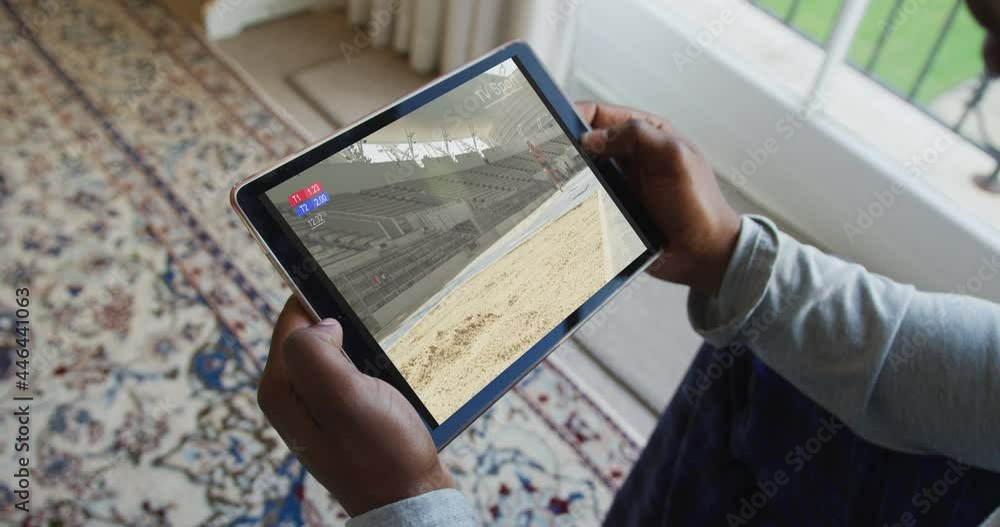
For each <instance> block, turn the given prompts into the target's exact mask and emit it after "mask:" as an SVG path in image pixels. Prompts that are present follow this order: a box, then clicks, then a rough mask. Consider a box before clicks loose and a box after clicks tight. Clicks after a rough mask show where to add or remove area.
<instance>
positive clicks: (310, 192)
mask: <svg viewBox="0 0 1000 527" xmlns="http://www.w3.org/2000/svg"><path fill="white" fill-rule="evenodd" d="M322 191H323V185H320V183H319V181H317V182H315V183H313V184H312V185H309V186H308V187H306V188H304V189H302V190H300V191H298V192H296V193H295V194H292V195H291V196H288V204H289V205H291V206H292V207H297V206H298V205H299V203H302V202H303V201H305V200H307V199H309V198H311V197H313V196H315V195H316V194H319V193H320V192H322Z"/></svg>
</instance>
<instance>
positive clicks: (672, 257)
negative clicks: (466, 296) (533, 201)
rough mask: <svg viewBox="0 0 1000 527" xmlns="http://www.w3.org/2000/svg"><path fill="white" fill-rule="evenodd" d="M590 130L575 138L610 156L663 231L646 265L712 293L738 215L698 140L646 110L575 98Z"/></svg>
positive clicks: (730, 245) (715, 290) (719, 280)
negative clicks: (659, 252) (662, 241)
mask: <svg viewBox="0 0 1000 527" xmlns="http://www.w3.org/2000/svg"><path fill="white" fill-rule="evenodd" d="M576 109H577V111H578V112H579V113H580V115H581V116H582V117H583V118H584V119H585V120H586V121H587V122H589V123H590V126H591V127H592V128H593V131H591V132H589V133H587V134H585V135H584V136H583V138H582V142H583V146H584V148H586V149H587V150H589V151H590V152H592V153H594V154H596V155H598V156H606V157H613V158H615V160H616V161H618V163H619V165H620V166H621V167H622V170H623V171H624V172H625V177H626V178H627V183H628V185H629V187H630V188H632V190H633V191H634V192H635V193H636V194H638V196H639V199H640V201H641V202H642V204H643V205H644V206H645V208H646V211H647V212H648V213H649V215H650V217H651V219H652V220H653V222H654V223H655V224H656V226H657V227H659V229H660V231H661V232H662V233H663V235H664V237H665V238H666V243H667V245H666V247H665V248H664V254H663V256H661V257H660V259H659V260H658V261H657V262H654V263H653V264H652V265H651V266H650V268H649V272H650V274H652V275H653V276H655V277H657V278H661V279H663V280H669V281H671V282H677V283H681V284H686V285H689V286H691V287H692V288H694V289H696V290H699V291H702V292H704V293H707V294H709V295H716V294H717V293H718V292H719V288H720V287H721V286H722V278H723V277H724V276H725V274H726V268H727V267H728V266H729V260H730V258H731V257H732V254H733V249H734V248H735V247H736V241H737V239H738V238H739V234H740V217H739V214H737V213H736V211H734V210H733V209H732V207H730V206H729V203H727V202H726V199H725V198H724V197H723V196H722V192H721V191H720V190H719V185H718V183H717V182H716V180H715V174H714V173H713V172H712V168H711V166H709V164H708V162H707V161H706V160H705V158H704V156H702V154H701V152H699V151H698V148H697V147H696V146H694V145H693V144H692V143H691V142H690V141H689V140H688V139H687V138H685V137H683V136H681V135H680V134H678V133H677V132H675V131H674V130H673V129H672V128H671V127H670V125H669V124H668V123H667V122H666V121H664V120H663V119H660V118H659V117H656V116H654V115H650V114H648V113H644V112H640V111H638V110H633V109H631V108H625V107H622V106H614V105H608V104H599V103H593V102H581V103H577V104H576Z"/></svg>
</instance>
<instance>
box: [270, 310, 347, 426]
mask: <svg viewBox="0 0 1000 527" xmlns="http://www.w3.org/2000/svg"><path fill="white" fill-rule="evenodd" d="M342 345H343V330H342V328H341V327H340V324H339V323H337V322H336V321H335V320H332V319H331V320H327V321H323V322H322V323H320V324H316V325H314V326H310V327H307V328H301V329H298V330H296V331H295V332H294V333H292V334H291V335H289V336H288V338H287V339H285V342H284V345H283V346H282V352H281V358H282V361H283V363H284V366H285V371H286V372H287V375H288V380H289V382H290V383H291V385H292V386H294V387H295V390H296V391H297V392H298V393H299V394H300V395H301V396H302V398H303V399H304V400H305V404H306V406H307V407H309V408H310V409H311V410H312V415H313V416H315V417H316V418H318V419H322V418H323V416H329V415H331V412H330V411H331V410H332V411H333V412H332V413H333V414H334V415H335V414H336V410H338V409H339V408H340V407H343V406H344V405H353V403H354V402H355V400H356V398H357V397H358V396H359V393H358V387H359V386H360V385H361V384H363V381H364V380H365V377H364V375H363V374H362V373H361V372H359V371H358V369H357V368H355V367H354V364H352V363H351V361H350V360H348V358H347V356H345V355H344V353H343V351H341V348H342Z"/></svg>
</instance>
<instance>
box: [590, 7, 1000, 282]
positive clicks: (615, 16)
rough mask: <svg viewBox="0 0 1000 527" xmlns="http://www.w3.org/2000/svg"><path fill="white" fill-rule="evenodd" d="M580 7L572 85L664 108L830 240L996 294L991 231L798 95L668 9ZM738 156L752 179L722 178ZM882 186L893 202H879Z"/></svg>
mask: <svg viewBox="0 0 1000 527" xmlns="http://www.w3.org/2000/svg"><path fill="white" fill-rule="evenodd" d="M578 16H579V18H578V21H577V23H578V25H577V31H578V33H577V38H576V43H577V46H576V54H577V55H576V60H575V61H574V77H573V79H572V83H573V84H575V85H576V86H578V88H580V90H581V91H585V92H589V93H594V94H597V95H599V96H600V98H602V99H605V100H609V101H614V102H619V103H624V104H629V105H633V106H636V107H640V108H643V109H646V110H650V111H653V112H655V113H658V114H660V115H663V116H665V117H667V118H668V119H670V121H671V122H673V124H674V125H675V126H676V127H677V128H678V129H680V130H682V131H683V132H684V133H686V134H687V135H688V136H689V137H691V138H692V139H693V140H694V141H695V142H696V143H698V144H699V145H700V146H701V147H702V148H703V150H704V151H705V153H706V155H708V157H709V158H710V160H711V161H712V163H713V164H714V165H715V166H716V168H717V169H718V170H719V171H720V175H722V176H723V177H727V178H729V179H731V180H733V182H734V183H735V184H736V185H737V186H738V187H739V188H740V190H741V192H743V193H745V194H746V195H747V196H748V197H749V198H751V199H752V200H754V201H756V202H758V203H759V204H760V205H761V206H762V207H764V208H766V209H768V210H772V211H774V212H775V213H776V214H780V216H781V217H782V219H783V220H785V221H786V222H788V223H790V224H791V225H794V226H796V227H797V228H799V229H801V230H802V231H803V232H805V233H806V234H807V235H809V236H810V237H812V238H813V239H815V240H817V241H818V242H819V243H820V244H821V245H823V246H824V247H825V248H826V249H828V250H831V251H832V252H834V253H836V254H839V255H841V256H843V257H846V258H849V259H852V260H855V261H858V262H860V263H862V264H864V265H866V266H867V267H869V268H870V269H872V270H874V271H877V272H880V273H884V274H887V275H890V276H892V277H893V278H895V279H897V280H900V281H903V282H909V283H913V284H916V285H917V286H918V287H921V288H923V289H927V290H936V291H951V290H955V289H956V288H957V287H960V286H961V287H967V288H968V291H969V292H970V293H974V294H977V295H978V296H981V297H983V298H987V299H990V300H993V301H1000V275H997V276H995V277H994V278H993V279H990V280H986V281H982V280H979V279H978V278H976V276H977V274H980V275H988V274H989V273H990V272H991V270H990V268H989V266H987V265H986V264H985V263H984V259H986V260H989V261H992V258H994V257H995V256H996V255H998V254H1000V236H998V234H997V233H996V232H995V231H994V230H992V229H991V228H989V227H987V226H985V225H983V224H981V223H980V222H979V221H978V220H976V219H974V218H972V217H971V216H969V215H967V214H966V213H964V212H963V211H961V210H958V209H957V208H956V207H954V205H952V204H949V203H948V202H946V200H945V199H944V198H943V197H941V196H939V195H937V194H935V193H933V192H932V191H930V190H928V189H926V188H925V187H924V186H923V184H922V183H920V182H919V181H914V180H913V179H912V178H910V177H908V176H907V175H906V174H905V173H904V172H903V169H902V167H899V166H898V165H896V164H895V163H892V162H889V161H888V160H886V159H884V158H883V157H881V156H880V155H879V154H878V153H876V152H873V151H872V150H871V149H870V148H868V147H867V146H866V145H864V144H862V143H860V142H859V141H858V140H857V139H855V138H854V137H853V136H852V135H849V134H848V133H847V132H845V131H843V130H841V129H839V128H838V127H836V126H835V125H834V124H833V123H831V122H829V121H828V120H827V119H825V118H824V117H823V116H822V113H821V112H814V113H813V115H812V116H811V118H806V119H802V118H800V116H801V114H800V116H796V111H797V110H798V109H799V108H800V107H801V105H802V103H801V101H794V100H791V99H790V98H788V97H785V96H783V95H782V94H780V93H778V92H777V90H775V89H774V87H773V86H770V85H769V84H768V79H766V78H763V77H762V76H761V75H760V73H759V72H756V71H750V70H749V69H748V68H747V67H745V66H744V65H742V64H739V63H737V62H736V61H734V60H732V58H730V57H729V56H727V55H725V54H724V53H723V52H720V51H719V50H718V49H716V48H713V47H712V46H701V45H699V44H697V43H696V40H695V38H696V36H697V35H699V34H700V35H702V38H705V37H704V33H705V29H704V28H700V27H694V28H692V27H681V26H680V24H679V23H678V22H677V21H676V19H675V18H672V17H671V16H670V13H669V11H668V7H666V6H664V5H663V4H662V3H658V2H654V1H651V0H650V1H646V0H616V1H614V2H611V1H605V0H594V1H590V2H584V3H583V4H582V5H581V6H580V9H579V13H578ZM831 97H835V95H831ZM765 147H769V148H770V150H771V152H766V151H764V150H763V149H764V148H765ZM751 152H752V153H751ZM755 158H756V159H755ZM741 165H743V166H744V167H745V169H744V170H743V173H744V174H747V175H748V177H745V178H741V177H735V178H734V177H732V176H731V175H727V174H730V167H739V166H741ZM751 173H752V175H750V174H751ZM893 190H895V191H896V193H893ZM877 195H882V197H883V201H885V202H887V203H890V205H889V206H888V207H886V206H884V205H882V204H880V203H878V200H877ZM889 196H892V199H891V202H890V200H889ZM880 208H881V209H882V211H883V212H882V213H881V215H880V216H879V217H878V218H875V219H873V221H872V224H871V226H870V227H869V228H867V229H866V230H865V232H864V235H863V236H856V237H854V239H853V241H852V240H849V237H848V235H847V234H846V233H845V227H844V226H845V224H847V223H850V224H857V221H858V216H859V209H870V210H872V211H873V212H878V211H879V209H880ZM994 274H996V273H994Z"/></svg>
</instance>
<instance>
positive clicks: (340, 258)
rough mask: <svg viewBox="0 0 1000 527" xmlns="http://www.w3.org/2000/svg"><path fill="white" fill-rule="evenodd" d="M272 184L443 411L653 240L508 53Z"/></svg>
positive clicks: (357, 304) (380, 337)
mask: <svg viewBox="0 0 1000 527" xmlns="http://www.w3.org/2000/svg"><path fill="white" fill-rule="evenodd" d="M266 196H267V199H268V200H269V201H270V202H271V203H272V204H273V205H274V207H275V208H276V209H277V210H278V212H279V214H280V216H281V221H284V222H286V223H287V226H288V227H289V229H290V230H291V231H292V232H294V233H295V235H296V236H297V237H298V238H299V240H300V241H301V243H302V245H304V246H305V248H306V249H307V250H308V251H309V253H310V254H311V255H312V257H313V258H314V259H315V260H316V262H317V263H318V264H319V266H320V268H321V269H322V271H323V273H325V274H326V275H327V277H329V279H330V281H331V282H332V283H333V284H334V285H335V286H336V287H337V289H338V291H339V292H340V293H341V295H342V296H343V297H344V298H345V300H346V301H347V303H348V304H349V305H350V306H351V308H352V309H353V311H354V312H355V313H356V314H357V315H358V317H360V319H361V320H362V322H363V323H364V325H365V326H366V327H367V329H368V330H369V331H370V332H371V334H372V335H373V336H374V337H375V339H376V340H377V341H378V343H379V344H380V345H381V346H382V349H383V350H385V352H386V354H387V355H388V357H389V359H390V360H391V361H392V362H393V364H394V365H395V367H396V368H397V369H398V370H399V372H400V373H401V374H402V376H403V378H404V379H405V380H406V382H407V383H408V384H409V385H410V386H411V387H412V388H413V391H414V392H415V393H416V394H417V396H418V397H419V398H420V399H421V401H422V402H423V403H424V405H425V406H426V407H427V409H428V410H429V411H430V412H431V414H432V415H433V416H434V418H435V419H436V420H437V421H438V422H439V423H442V422H444V421H445V420H447V419H448V417H449V416H451V415H452V414H453V413H454V412H455V411H456V410H457V409H458V408H459V407H461V406H462V405H463V404H465V403H466V402H468V401H469V400H470V399H471V398H472V397H473V396H474V395H476V394H477V393H478V392H479V391H481V390H482V389H483V388H484V387H485V386H486V385H487V384H488V383H489V382H490V381H492V380H493V379H495V378H496V377H497V376H498V375H499V374H500V373H501V372H503V371H504V370H505V369H506V368H507V367H508V366H510V365H511V364H512V363H513V362H514V361H515V360H517V359H518V358H519V357H520V356H522V355H523V354H524V353H525V352H527V351H528V350H529V349H530V348H531V347H532V346H533V345H534V344H535V343H537V342H538V341H539V340H540V339H541V338H542V337H544V336H545V335H546V334H547V333H549V331H551V330H552V329H553V328H555V327H556V326H557V325H558V324H559V323H560V322H562V321H563V320H564V319H565V318H566V317H567V316H569V315H570V314H571V313H573V312H574V311H575V310H577V309H578V308H579V307H580V306H581V305H582V304H583V303H584V302H585V301H587V300H588V299H589V298H590V297H591V296H593V295H594V294H595V293H596V292H597V291H598V290H599V289H600V288H601V287H603V286H604V285H605V284H607V283H608V281H609V280H611V279H612V278H614V277H615V276H616V275H618V273H619V272H621V271H622V270H623V269H624V268H625V267H626V266H628V265H629V264H631V263H632V262H633V261H634V260H635V259H636V258H638V257H639V256H640V255H642V253H643V252H644V251H646V246H645V245H644V244H643V242H642V241H641V239H640V238H639V236H638V234H637V233H636V231H635V230H634V229H633V228H632V226H631V225H630V224H629V222H628V221H627V220H626V218H625V216H624V215H623V214H622V212H621V211H620V209H619V208H618V206H617V205H616V204H615V202H614V201H613V200H612V199H611V196H610V195H609V194H608V193H607V191H606V190H605V189H604V187H603V186H602V185H601V183H600V182H599V181H598V179H597V177H596V176H595V175H594V173H593V172H592V171H591V169H590V168H589V167H588V164H587V162H586V160H585V159H584V158H583V157H582V156H581V155H580V152H579V151H578V150H577V148H576V147H575V146H574V145H573V143H572V142H571V141H570V139H569V137H567V135H566V134H565V132H564V131H563V129H562V128H561V127H560V125H559V123H558V122H557V121H556V119H555V118H554V117H553V115H552V114H551V113H550V111H549V109H548V108H547V107H546V105H545V103H544V102H543V101H542V99H541V98H540V97H539V96H538V94H537V92H536V91H535V89H534V88H533V86H532V85H531V83H530V82H528V80H527V79H526V78H525V75H524V74H523V72H522V71H521V70H520V68H519V67H518V65H517V63H516V62H515V61H513V60H507V61H504V62H503V63H501V64H499V65H498V66H496V67H494V68H491V69H490V70H488V71H486V72H484V73H482V74H480V75H478V76H477V77H475V78H473V79H472V80H470V81H468V82H466V83H465V84H462V85H460V86H459V87H457V88H456V89H454V90H452V91H450V92H448V93H447V94H445V95H444V96H442V97H439V98H437V99H434V100H433V101H431V102H428V103H427V104H425V105H423V106H421V107H420V108H418V109H417V110H415V111H413V112H411V113H409V114H407V115H405V116H404V117H402V118H400V119H399V120H397V121H394V122H392V123H391V124H389V125H387V126H385V127H383V128H381V129H379V130H378V131H377V132H375V133H373V134H371V135H369V136H368V137H366V138H365V139H363V140H361V141H359V142H357V143H355V144H353V145H351V146H349V147H348V148H346V149H344V150H342V151H340V152H338V153H336V154H334V155H332V156H331V157H329V158H327V159H325V160H324V161H322V162H320V163H318V164H316V165H314V166H312V167H310V168H309V169H307V170H305V171H304V172H302V173H300V174H298V175H296V176H294V177H292V178H290V179H289V180H287V181H284V182H282V183H281V184H279V185H277V186H275V187H274V188H272V189H270V190H269V191H267V192H266Z"/></svg>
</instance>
